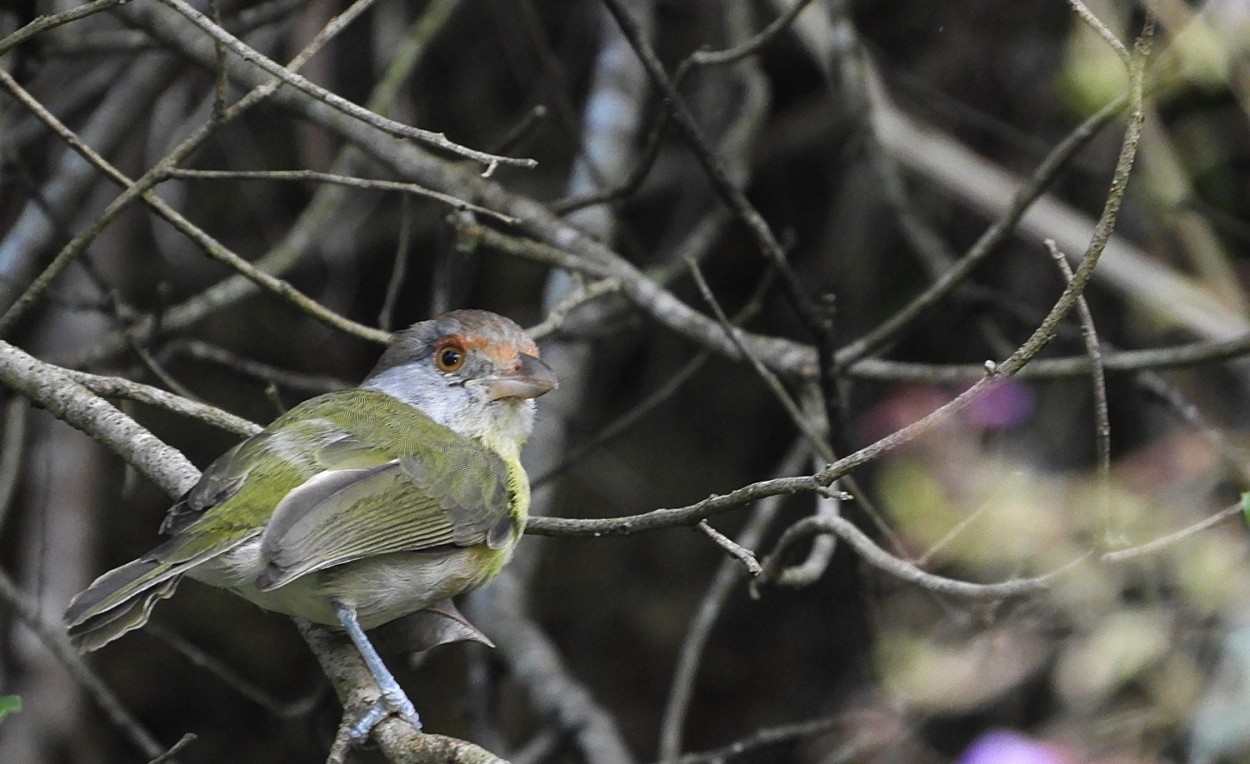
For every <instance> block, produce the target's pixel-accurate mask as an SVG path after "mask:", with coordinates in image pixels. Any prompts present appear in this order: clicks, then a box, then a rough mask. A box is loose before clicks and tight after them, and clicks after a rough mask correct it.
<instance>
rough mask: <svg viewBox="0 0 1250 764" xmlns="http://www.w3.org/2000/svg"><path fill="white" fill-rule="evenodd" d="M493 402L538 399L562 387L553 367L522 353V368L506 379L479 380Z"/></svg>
mask: <svg viewBox="0 0 1250 764" xmlns="http://www.w3.org/2000/svg"><path fill="white" fill-rule="evenodd" d="M478 384H480V385H481V386H482V387H484V388H486V394H487V396H489V397H490V399H491V400H492V401H498V400H503V399H504V398H519V399H526V398H537V397H538V396H540V395H543V394H545V393H549V392H551V391H552V390H555V389H556V388H557V387H559V386H560V382H559V380H557V379H556V373H555V372H554V371H552V370H551V367H550V366H548V365H547V364H545V363H543V362H542V361H540V360H539V359H537V358H535V357H534V356H532V355H527V354H525V353H521V368H520V369H518V370H517V371H516V372H515V373H514V374H509V375H508V376H506V377H492V378H490V379H483V380H479V382H478Z"/></svg>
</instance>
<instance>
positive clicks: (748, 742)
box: [657, 718, 839, 764]
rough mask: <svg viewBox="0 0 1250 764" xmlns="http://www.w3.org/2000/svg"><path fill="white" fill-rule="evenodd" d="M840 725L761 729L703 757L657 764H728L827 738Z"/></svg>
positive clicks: (816, 722) (828, 721)
mask: <svg viewBox="0 0 1250 764" xmlns="http://www.w3.org/2000/svg"><path fill="white" fill-rule="evenodd" d="M838 723H839V722H838V719H836V718H824V719H813V720H812V721H807V722H796V723H794V724H783V725H780V726H777V727H761V728H760V729H758V730H756V731H755V732H753V733H751V734H750V735H749V736H747V737H745V738H743V739H741V740H735V741H734V742H732V743H730V744H728V745H725V746H721V747H720V748H716V749H714V750H711V751H705V752H703V753H688V754H686V755H685V756H682V757H680V758H677V759H662V760H661V761H660V762H657V764H724V762H726V761H728V760H729V759H731V758H733V757H735V756H743V755H745V754H749V753H754V752H755V751H758V750H759V749H761V748H768V747H771V746H774V745H781V744H783V743H792V742H795V741H798V740H804V739H807V738H813V737H817V736H819V735H824V734H826V733H828V732H831V731H832V730H833V729H834V728H835V727H837V725H838Z"/></svg>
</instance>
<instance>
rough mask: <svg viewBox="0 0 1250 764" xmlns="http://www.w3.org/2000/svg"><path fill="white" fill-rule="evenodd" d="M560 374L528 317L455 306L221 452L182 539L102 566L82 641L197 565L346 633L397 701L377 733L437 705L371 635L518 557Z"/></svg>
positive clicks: (179, 529)
mask: <svg viewBox="0 0 1250 764" xmlns="http://www.w3.org/2000/svg"><path fill="white" fill-rule="evenodd" d="M557 386H558V382H557V379H556V375H555V373H554V372H553V371H552V369H551V368H550V367H549V366H548V365H547V364H546V363H544V362H543V361H542V360H541V359H540V358H539V350H538V347H537V345H536V344H535V343H534V341H533V340H532V339H531V338H530V337H529V336H528V335H527V334H526V333H525V331H524V330H523V329H522V328H521V327H520V326H518V325H517V324H516V323H514V322H513V321H512V320H510V319H508V318H505V317H503V316H500V315H498V314H496V313H492V312H490V311H485V310H467V309H466V310H455V311H451V312H448V313H445V314H443V315H440V316H437V317H435V318H433V319H430V320H426V321H421V322H418V323H416V324H413V325H412V326H411V327H409V328H408V329H405V330H403V331H400V332H397V333H395V334H394V335H393V337H392V340H391V342H390V344H389V345H388V347H387V348H386V350H385V351H384V352H383V353H382V355H381V357H380V358H379V360H378V362H377V364H376V366H374V368H373V370H372V371H370V372H369V374H368V375H367V376H366V377H365V379H364V380H363V381H362V382H361V384H360V385H359V387H356V388H354V389H349V390H341V391H336V392H331V393H326V394H324V395H319V396H317V397H314V398H311V399H309V400H307V401H304V402H303V403H301V404H299V405H297V406H295V407H294V408H292V409H290V410H289V411H287V412H286V413H285V414H283V415H281V416H279V417H278V418H277V419H275V420H274V421H273V422H272V423H271V424H270V425H269V426H268V427H266V428H265V429H264V430H262V431H260V432H258V433H257V434H255V435H253V436H252V437H250V438H247V439H246V440H244V441H243V442H241V443H239V444H238V445H236V446H235V447H234V448H232V449H230V450H229V451H227V452H226V453H224V454H223V455H222V456H220V457H219V458H217V459H216V460H215V461H214V462H213V463H212V464H211V465H209V467H208V468H207V469H205V470H204V472H203V473H202V474H201V476H200V479H199V481H198V482H197V483H196V484H195V485H194V486H192V487H191V488H190V489H189V490H188V491H187V492H186V493H185V494H183V495H182V496H181V497H180V498H179V499H177V501H175V502H174V504H173V505H172V506H171V507H170V508H169V510H168V511H167V513H166V515H165V518H164V521H163V522H162V524H161V527H160V533H162V534H164V535H167V536H168V539H167V540H165V541H164V542H163V543H161V544H159V545H157V546H156V547H155V548H153V549H152V550H151V551H150V552H148V553H147V554H145V555H143V556H142V557H140V558H139V559H137V560H134V561H133V562H130V563H127V564H125V565H122V566H121V567H119V568H116V569H114V570H111V571H109V572H107V573H105V574H103V575H102V576H100V577H99V578H97V579H96V580H95V581H94V582H93V583H92V584H91V585H90V586H88V587H87V588H86V589H85V590H84V591H83V592H81V593H80V594H78V595H77V596H76V597H74V598H73V599H72V600H71V601H70V603H69V605H68V607H67V608H66V612H65V622H66V624H67V630H68V634H69V636H70V639H71V642H72V643H73V644H74V645H75V646H77V647H78V648H79V649H80V650H83V651H91V650H95V649H98V648H100V647H102V646H103V645H105V644H107V643H108V642H110V641H112V640H114V639H116V638H118V637H120V636H121V635H122V634H124V633H126V632H128V631H131V630H133V629H137V628H139V627H141V626H143V625H144V624H145V623H146V622H147V620H148V617H149V615H150V613H151V611H152V607H153V606H154V605H155V603H156V602H157V601H159V600H161V599H164V598H167V597H169V596H171V595H172V594H173V593H174V589H175V587H176V586H177V585H178V583H179V581H180V580H181V579H182V578H183V577H187V578H191V579H194V580H198V581H200V582H203V583H206V584H209V585H211V586H215V587H219V588H222V589H226V590H229V591H231V592H233V593H234V594H237V595H239V596H241V597H243V598H244V599H247V600H250V601H251V602H253V603H255V604H256V605H259V606H260V607H262V608H264V609H266V610H271V611H275V612H278V613H283V614H286V615H289V616H294V617H296V618H301V619H304V620H306V621H310V622H312V623H317V624H322V625H325V626H330V627H337V628H341V629H342V630H343V631H345V632H346V633H347V635H348V637H349V638H350V639H351V641H352V642H353V643H354V644H355V646H356V648H357V649H358V650H359V652H360V654H361V656H362V657H363V658H364V661H365V664H366V665H367V666H368V668H369V670H370V671H371V672H372V674H373V676H374V679H375V680H376V681H377V683H378V686H379V688H380V689H381V691H382V694H381V697H380V698H379V699H378V701H377V702H376V703H374V704H373V705H372V706H371V707H370V708H369V709H368V710H366V711H365V712H364V713H363V714H362V715H361V716H360V717H359V719H358V720H356V721H355V722H354V723H353V724H352V725H351V726H350V728H349V734H350V736H351V738H352V739H353V740H354V741H357V742H359V741H363V739H365V738H367V737H368V734H369V732H370V731H371V730H372V728H373V726H374V725H375V724H376V723H377V722H379V721H381V720H382V719H383V718H385V717H387V716H389V715H391V714H398V715H400V716H402V717H404V718H407V720H408V721H409V722H410V723H411V724H412V725H413V726H414V727H415V728H417V729H420V728H421V720H420V716H419V715H418V714H417V712H416V709H415V708H414V707H413V705H412V703H411V701H409V700H408V698H407V696H406V695H405V694H404V692H403V689H402V688H401V687H400V686H399V684H398V683H397V682H396V680H395V678H394V676H393V675H392V674H391V673H390V671H389V670H388V669H387V668H386V665H385V664H384V663H383V661H382V659H381V658H380V657H379V655H378V653H377V651H376V649H374V647H373V645H372V643H371V642H370V640H369V638H368V636H367V635H366V634H365V631H366V630H369V629H373V628H375V627H378V626H381V625H383V624H386V623H388V622H391V621H394V620H395V619H397V618H400V617H402V616H408V615H410V614H422V613H427V614H444V615H445V614H447V613H448V612H451V613H453V614H454V616H453V617H454V618H457V619H458V618H459V614H458V613H456V612H455V611H454V606H453V605H451V599H452V598H453V597H455V596H457V595H459V594H463V593H465V592H467V591H469V590H471V589H474V588H476V587H478V586H481V585H482V584H484V583H486V582H487V581H489V580H490V579H491V578H493V577H494V576H495V575H496V574H498V573H499V571H500V569H501V568H502V567H503V565H504V564H505V563H506V562H507V560H508V558H509V557H510V555H511V553H512V550H513V548H514V547H515V545H516V543H517V541H518V539H519V538H520V536H521V534H522V531H523V529H524V526H525V522H526V518H527V515H528V510H529V498H530V489H529V481H528V478H527V476H526V474H525V470H524V469H523V468H522V466H521V460H520V451H521V446H522V445H523V444H524V442H525V440H526V439H527V438H528V436H529V435H530V433H531V431H532V428H533V423H534V416H535V401H534V399H535V398H537V397H539V396H541V395H544V394H546V393H548V392H550V391H552V390H554V389H556V387H557Z"/></svg>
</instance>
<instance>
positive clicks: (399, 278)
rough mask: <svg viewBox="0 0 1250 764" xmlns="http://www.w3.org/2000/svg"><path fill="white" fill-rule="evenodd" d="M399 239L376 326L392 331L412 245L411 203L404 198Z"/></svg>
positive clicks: (401, 208) (400, 208) (401, 205)
mask: <svg viewBox="0 0 1250 764" xmlns="http://www.w3.org/2000/svg"><path fill="white" fill-rule="evenodd" d="M399 210H400V211H399V241H398V243H397V244H396V247H395V261H394V263H393V264H392V265H391V277H390V278H389V279H387V280H386V297H385V298H384V299H383V300H382V309H381V310H379V311H378V328H379V329H384V330H386V331H388V332H389V331H393V330H394V327H393V326H392V325H391V323H392V322H393V321H394V320H395V306H396V305H398V304H399V293H400V290H401V289H402V288H403V286H404V279H405V277H406V276H407V275H408V250H409V249H410V248H411V246H412V205H411V204H409V201H408V199H404V200H403V202H402V203H401V204H400V206H399Z"/></svg>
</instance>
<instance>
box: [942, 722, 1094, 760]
mask: <svg viewBox="0 0 1250 764" xmlns="http://www.w3.org/2000/svg"><path fill="white" fill-rule="evenodd" d="M1069 761H1070V759H1069V758H1068V757H1067V756H1066V755H1064V752H1063V750H1062V749H1060V748H1059V747H1058V746H1056V745H1052V744H1050V743H1043V742H1042V741H1040V740H1034V739H1033V738H1031V737H1028V736H1027V735H1021V734H1020V733H1018V732H1012V731H1010V730H993V731H992V732H987V733H985V734H984V735H982V736H981V737H979V738H977V740H976V741H975V742H974V743H973V744H972V745H970V746H968V749H967V750H965V751H964V753H963V756H960V757H959V764H1067V763H1068V762H1069Z"/></svg>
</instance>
